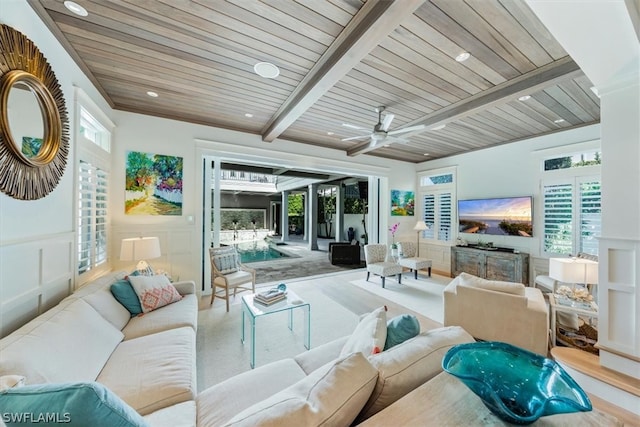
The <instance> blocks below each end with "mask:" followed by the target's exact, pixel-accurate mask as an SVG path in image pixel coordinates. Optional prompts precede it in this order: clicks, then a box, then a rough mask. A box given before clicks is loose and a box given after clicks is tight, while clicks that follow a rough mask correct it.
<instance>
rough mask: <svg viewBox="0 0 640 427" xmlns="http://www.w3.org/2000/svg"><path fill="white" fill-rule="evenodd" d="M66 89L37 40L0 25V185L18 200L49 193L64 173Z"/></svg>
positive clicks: (36, 197)
mask: <svg viewBox="0 0 640 427" xmlns="http://www.w3.org/2000/svg"><path fill="white" fill-rule="evenodd" d="M68 154H69V124H68V116H67V108H66V106H65V102H64V94H63V93H62V89H61V88H60V85H59V84H58V80H57V79H56V76H55V74H54V72H53V70H52V69H51V66H50V65H49V63H48V62H47V59H46V58H45V57H44V55H42V53H41V52H40V50H39V49H38V48H37V47H36V45H35V44H34V43H33V42H32V41H31V40H29V39H28V38H27V37H26V36H25V35H24V34H22V33H21V32H19V31H16V30H15V29H13V28H11V27H9V26H7V25H4V24H0V190H2V191H3V192H4V193H6V194H7V195H9V196H11V197H13V198H16V199H19V200H36V199H40V198H42V197H44V196H46V195H47V194H49V193H50V192H51V191H52V190H53V189H54V188H55V187H56V185H58V182H59V181H60V178H62V175H63V174H64V169H65V166H66V163H67V156H68Z"/></svg>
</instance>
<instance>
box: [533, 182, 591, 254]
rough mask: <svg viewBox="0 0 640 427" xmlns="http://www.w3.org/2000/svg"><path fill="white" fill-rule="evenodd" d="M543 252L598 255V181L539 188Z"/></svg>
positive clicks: (552, 183) (563, 183) (544, 185)
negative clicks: (541, 204)
mask: <svg viewBox="0 0 640 427" xmlns="http://www.w3.org/2000/svg"><path fill="white" fill-rule="evenodd" d="M542 192H543V194H542V196H543V216H544V242H543V245H544V247H543V249H544V252H545V253H547V254H551V255H556V254H567V255H569V254H572V255H575V254H577V253H578V252H585V253H588V254H592V255H597V254H598V241H597V239H596V237H597V236H599V235H600V231H601V224H600V220H601V190H600V177H573V178H569V179H565V180H559V181H556V182H547V183H545V184H543V190H542Z"/></svg>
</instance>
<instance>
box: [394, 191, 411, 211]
mask: <svg viewBox="0 0 640 427" xmlns="http://www.w3.org/2000/svg"><path fill="white" fill-rule="evenodd" d="M415 204H416V199H415V195H414V193H413V191H403V190H391V216H413V213H414V209H415Z"/></svg>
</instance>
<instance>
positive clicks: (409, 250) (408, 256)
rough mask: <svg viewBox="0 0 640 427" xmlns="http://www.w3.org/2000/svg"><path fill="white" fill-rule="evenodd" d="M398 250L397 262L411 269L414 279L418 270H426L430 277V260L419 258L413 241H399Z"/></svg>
mask: <svg viewBox="0 0 640 427" xmlns="http://www.w3.org/2000/svg"><path fill="white" fill-rule="evenodd" d="M398 245H399V247H400V248H399V250H400V254H401V256H400V258H398V264H400V265H401V266H403V267H407V268H408V269H410V270H411V271H413V277H414V279H417V278H418V270H425V269H426V270H427V273H428V274H429V277H431V264H432V261H431V260H430V259H427V258H419V257H418V256H417V254H416V252H417V251H416V244H415V243H413V242H400V243H398Z"/></svg>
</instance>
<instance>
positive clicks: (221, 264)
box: [209, 246, 256, 312]
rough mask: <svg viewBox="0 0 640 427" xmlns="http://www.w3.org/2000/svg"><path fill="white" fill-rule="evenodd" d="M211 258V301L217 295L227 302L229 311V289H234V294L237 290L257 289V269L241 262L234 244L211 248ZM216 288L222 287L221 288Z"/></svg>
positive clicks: (253, 290)
mask: <svg viewBox="0 0 640 427" xmlns="http://www.w3.org/2000/svg"><path fill="white" fill-rule="evenodd" d="M209 257H210V258H211V302H210V304H213V300H214V299H215V297H216V296H217V297H218V298H222V299H224V300H225V301H226V302H227V312H228V311H229V289H233V296H234V297H235V295H236V292H237V291H238V289H239V290H241V291H252V292H253V293H255V291H256V271H255V270H254V269H252V268H249V267H245V266H244V265H243V264H242V263H241V262H240V256H239V255H238V252H237V251H236V250H235V248H234V247H233V246H223V247H220V248H210V249H209ZM216 288H222V289H220V290H218V289H216Z"/></svg>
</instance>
